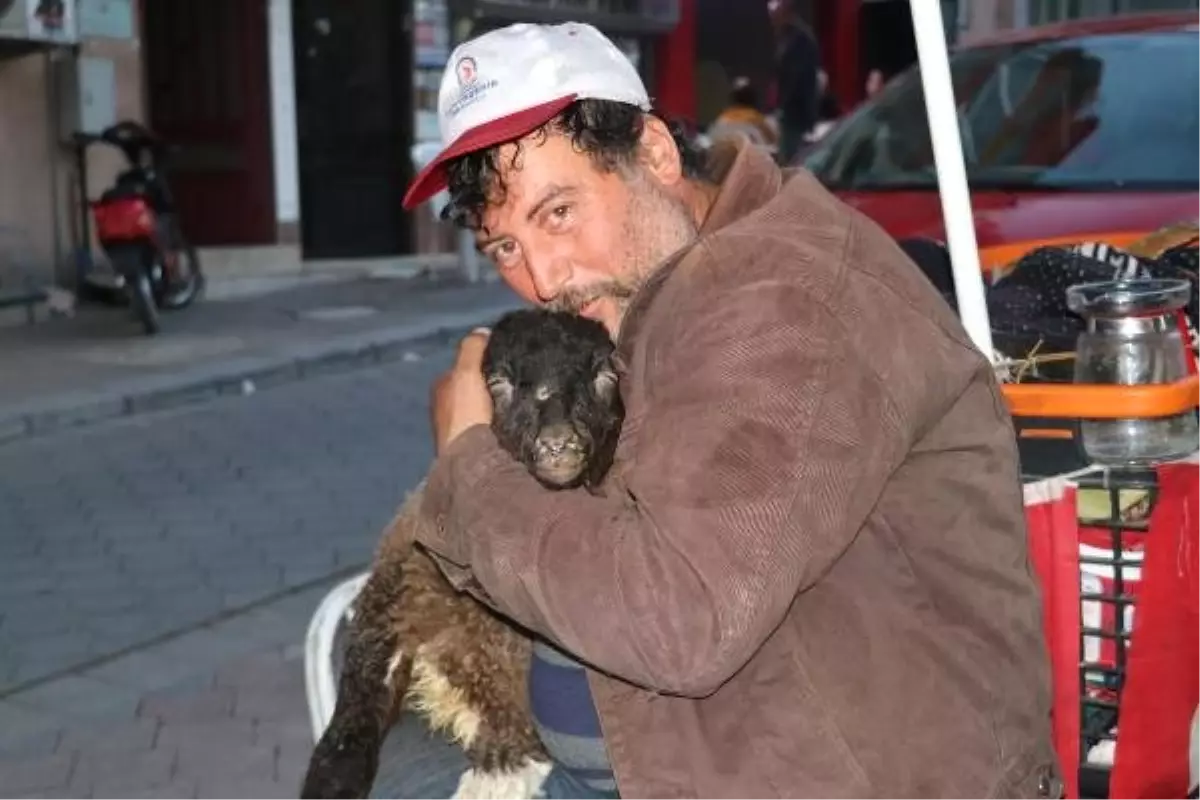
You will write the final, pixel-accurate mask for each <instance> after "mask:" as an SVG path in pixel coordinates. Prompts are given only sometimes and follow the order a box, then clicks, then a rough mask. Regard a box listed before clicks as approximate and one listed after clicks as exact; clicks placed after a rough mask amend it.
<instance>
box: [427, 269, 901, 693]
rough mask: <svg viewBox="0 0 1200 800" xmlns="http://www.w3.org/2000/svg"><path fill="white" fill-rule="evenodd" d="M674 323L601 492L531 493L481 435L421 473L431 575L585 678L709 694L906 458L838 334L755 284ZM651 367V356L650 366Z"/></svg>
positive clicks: (804, 303) (772, 287) (808, 305)
mask: <svg viewBox="0 0 1200 800" xmlns="http://www.w3.org/2000/svg"><path fill="white" fill-rule="evenodd" d="M715 305H717V307H716V308H715V309H713V310H712V311H711V312H709V313H707V314H705V315H703V316H700V317H696V316H693V317H691V319H690V321H688V322H686V323H681V322H678V321H677V320H676V321H673V322H672V323H671V324H672V325H673V326H674V327H675V330H674V331H673V332H672V334H671V335H670V337H669V339H670V341H669V342H666V343H665V344H664V345H661V346H658V349H659V350H660V351H664V352H668V353H669V358H667V357H663V358H662V359H661V362H662V363H661V365H659V366H655V364H654V363H652V364H651V366H650V367H649V371H650V372H651V373H652V376H651V377H648V378H647V381H648V382H647V383H646V385H645V386H644V388H643V391H644V392H645V393H646V394H647V396H648V401H647V411H646V413H645V414H644V415H642V418H641V419H629V420H627V421H626V425H627V427H629V426H632V428H631V429H629V430H627V431H626V435H627V436H628V437H629V440H628V442H626V443H623V445H622V452H623V453H626V454H627V457H628V458H629V463H628V465H627V468H626V470H623V472H622V475H623V478H622V480H619V481H612V482H610V486H609V487H608V489H609V491H608V492H607V495H608V496H607V497H598V496H593V495H590V494H588V493H586V492H582V491H568V492H553V491H549V490H546V489H543V488H541V487H540V486H539V485H538V484H537V483H536V482H535V481H534V479H533V478H532V477H530V476H529V474H528V473H527V472H526V471H525V469H524V468H523V467H522V466H520V465H518V464H516V463H515V462H514V461H513V459H512V458H511V457H510V456H508V455H507V454H505V453H504V452H503V451H502V450H501V449H500V448H499V446H498V445H497V444H496V443H495V440H494V437H493V436H492V434H491V432H490V431H489V430H488V429H487V428H486V427H484V426H477V427H475V428H473V429H471V430H469V431H467V432H466V433H465V434H463V435H462V436H461V437H460V438H459V439H458V440H456V441H455V442H454V443H452V445H451V446H450V447H449V448H447V449H446V451H445V452H444V453H443V454H442V456H441V457H440V458H439V459H438V461H437V462H436V463H435V465H434V468H433V470H432V472H431V474H430V478H429V486H428V489H427V491H426V494H425V504H424V507H423V513H424V514H426V515H428V519H429V520H430V521H431V522H432V523H433V524H431V525H428V526H425V527H424V531H425V533H423V534H422V537H421V541H422V543H423V544H425V545H426V546H427V547H428V548H429V549H430V550H432V551H433V552H434V553H435V554H437V555H440V556H441V557H442V559H443V562H442V563H443V569H444V570H446V572H447V575H448V576H449V577H450V578H451V580H452V581H454V582H456V583H457V584H458V585H459V586H460V587H462V588H466V589H469V590H472V591H473V592H475V593H476V594H477V595H478V596H480V598H481V599H483V600H484V602H486V603H488V604H490V605H492V606H493V607H495V608H496V609H498V610H499V611H501V612H502V613H505V614H507V615H508V616H510V617H512V618H513V619H515V620H516V621H517V622H519V623H521V624H523V625H525V626H527V627H528V628H530V629H532V630H535V631H537V632H539V633H541V634H543V635H545V636H547V637H549V638H550V639H551V640H553V641H557V642H558V643H560V644H561V645H562V646H563V647H565V648H566V649H567V650H568V651H570V652H572V653H573V654H575V655H576V656H577V657H579V658H581V659H583V660H584V661H586V662H588V663H590V664H591V665H592V666H594V667H595V668H597V669H600V670H602V671H604V672H607V673H610V674H612V675H615V676H617V677H619V678H622V679H624V680H626V681H628V682H631V683H635V684H638V685H640V686H643V687H646V688H648V689H651V690H655V691H659V692H662V693H670V694H679V695H686V696H704V695H707V694H710V693H712V692H713V691H715V690H716V689H717V688H718V687H719V686H720V685H721V684H722V683H724V682H725V681H726V680H727V679H728V678H729V677H731V676H732V675H733V674H734V673H735V672H736V671H737V670H738V669H740V668H741V667H742V666H743V665H744V664H745V663H746V662H747V661H748V660H749V658H750V656H751V655H752V654H753V653H754V652H755V650H756V649H757V648H758V647H759V645H760V644H761V643H762V642H763V641H764V640H765V638H766V637H767V635H768V634H769V633H770V632H771V631H772V630H773V629H774V628H775V627H776V626H777V625H778V624H779V623H780V622H781V621H782V619H783V616H784V614H785V613H786V611H787V609H788V607H789V606H790V605H791V603H792V601H793V600H794V599H795V597H796V594H797V593H798V592H800V591H802V590H803V589H804V588H805V587H807V586H809V585H811V584H812V583H813V582H814V581H815V580H816V579H817V578H818V577H819V576H820V575H821V574H822V573H823V572H824V571H825V570H826V569H827V568H828V567H829V566H830V564H831V563H832V562H833V560H834V559H835V558H837V556H838V555H839V554H840V553H841V552H842V551H843V550H844V549H845V548H846V546H847V545H848V544H849V543H850V541H851V540H852V539H853V538H854V536H855V534H856V533H857V532H858V530H859V528H860V527H861V526H862V524H863V522H864V520H865V519H866V517H867V515H868V513H869V511H870V509H871V508H872V507H873V506H874V504H875V502H876V500H877V499H878V497H879V495H880V493H881V491H882V487H883V484H884V482H885V480H886V478H887V476H888V475H889V474H890V472H891V471H892V469H893V468H894V467H895V465H896V463H897V462H898V459H899V458H900V457H902V454H903V452H904V449H903V447H902V446H901V443H900V441H899V440H900V438H901V437H900V436H899V434H898V433H897V430H898V428H899V426H898V425H896V424H895V423H894V419H895V415H894V413H893V409H892V406H891V404H890V403H889V402H888V400H887V395H886V393H885V392H884V391H883V387H882V386H881V385H880V384H879V382H878V381H877V379H876V377H875V376H874V374H872V373H870V372H869V371H868V370H867V369H866V368H865V367H864V366H863V365H862V364H861V363H860V361H859V359H857V358H856V357H855V354H854V353H853V352H851V351H850V349H849V345H848V339H847V337H846V336H845V335H844V332H843V330H842V328H841V327H840V325H839V323H838V321H837V320H836V319H834V318H833V317H832V315H830V314H829V313H828V312H827V311H826V310H825V309H824V308H822V307H821V306H820V305H819V304H817V303H816V302H814V301H813V300H812V299H811V298H809V297H808V296H806V295H805V294H804V293H803V292H801V291H799V290H797V289H795V288H793V287H788V286H781V285H777V284H774V283H770V282H759V283H755V284H750V285H746V286H740V287H736V288H734V289H733V290H732V291H731V292H730V293H729V294H727V295H725V296H724V297H722V299H721V301H720V302H719V303H718V304H715ZM653 361H654V362H657V361H659V359H657V358H656V359H653Z"/></svg>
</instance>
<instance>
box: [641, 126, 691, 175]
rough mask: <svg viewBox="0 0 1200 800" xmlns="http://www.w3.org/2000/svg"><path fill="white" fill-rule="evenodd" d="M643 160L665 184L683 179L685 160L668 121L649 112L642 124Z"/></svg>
mask: <svg viewBox="0 0 1200 800" xmlns="http://www.w3.org/2000/svg"><path fill="white" fill-rule="evenodd" d="M641 162H642V166H644V167H645V168H646V169H647V170H648V171H649V172H650V174H651V175H653V176H654V177H655V178H656V179H657V180H658V182H659V183H661V184H662V185H664V186H674V185H675V184H677V183H679V182H680V181H681V180H683V161H682V159H681V158H680V155H679V148H678V147H676V146H675V138H674V137H673V136H671V130H670V129H669V128H668V127H667V123H665V122H663V121H662V120H661V119H659V118H658V117H655V116H652V115H650V114H647V115H646V116H645V123H644V124H643V126H642V140H641Z"/></svg>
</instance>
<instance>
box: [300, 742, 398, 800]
mask: <svg viewBox="0 0 1200 800" xmlns="http://www.w3.org/2000/svg"><path fill="white" fill-rule="evenodd" d="M378 761H379V755H378V748H375V747H372V746H371V745H370V744H369V743H365V742H360V741H347V739H346V738H343V737H330V736H326V737H322V739H321V741H320V742H319V743H318V744H317V748H316V750H315V751H314V752H313V756H312V760H311V761H310V762H309V765H308V773H307V774H306V775H305V776H304V786H303V787H302V788H301V789H300V797H301V799H302V800H310V798H313V799H316V798H362V797H366V796H367V795H368V794H370V793H371V785H372V783H374V781H375V773H376V771H377V770H378V769H379V763H378Z"/></svg>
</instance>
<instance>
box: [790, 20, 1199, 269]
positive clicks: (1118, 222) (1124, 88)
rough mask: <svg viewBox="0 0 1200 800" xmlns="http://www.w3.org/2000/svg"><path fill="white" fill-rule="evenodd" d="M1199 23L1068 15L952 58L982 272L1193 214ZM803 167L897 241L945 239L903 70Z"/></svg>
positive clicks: (1133, 234)
mask: <svg viewBox="0 0 1200 800" xmlns="http://www.w3.org/2000/svg"><path fill="white" fill-rule="evenodd" d="M1198 21H1200V20H1198V17H1197V14H1196V13H1195V12H1191V13H1171V14H1155V15H1136V16H1120V17H1113V18H1107V19H1102V20H1089V21H1076V22H1072V23H1067V24H1059V25H1053V26H1045V27H1041V28H1031V29H1025V30H1022V31H1016V32H1010V33H1007V34H1005V35H1002V36H997V37H994V38H990V39H987V40H985V41H979V42H976V43H973V44H972V45H970V46H969V47H964V48H960V49H957V50H956V51H955V52H954V53H952V56H951V73H952V75H953V80H954V86H955V97H956V98H957V99H958V101H959V111H960V127H961V130H962V140H963V152H964V156H965V159H966V164H967V173H968V179H969V182H970V187H971V197H972V203H973V206H974V211H975V223H976V235H977V237H978V240H979V245H980V251H981V256H982V260H983V263H984V266H985V268H989V267H994V266H997V265H999V264H1003V263H1006V262H1008V261H1010V260H1012V259H1013V258H1014V257H1015V256H1019V255H1020V254H1021V253H1024V252H1027V251H1028V250H1029V249H1031V248H1032V246H1034V245H1035V244H1042V243H1051V242H1054V241H1080V240H1083V239H1102V240H1104V241H1107V242H1109V243H1111V244H1115V245H1118V246H1119V245H1121V244H1124V243H1126V242H1128V241H1131V240H1133V239H1136V238H1140V237H1141V236H1142V235H1144V234H1146V233H1148V232H1150V231H1153V230H1156V229H1158V228H1160V227H1162V226H1164V225H1168V224H1172V223H1176V222H1187V221H1190V222H1195V221H1196V220H1197V204H1198V203H1200V193H1198V184H1200V157H1198V151H1197V140H1198V139H1200V101H1198V100H1197V95H1198V89H1200V81H1198V79H1197V75H1198V72H1200V56H1198V52H1200V49H1198V44H1200V43H1198V37H1197V23H1198ZM805 164H806V166H807V167H808V168H809V169H810V170H811V171H812V172H813V173H814V174H815V175H816V176H817V177H818V178H819V179H820V180H821V181H822V182H824V183H825V185H827V186H828V187H829V188H831V189H832V190H834V191H835V192H836V193H838V194H839V195H840V196H841V197H842V198H843V199H845V200H846V201H847V202H849V203H850V204H852V205H854V206H856V207H858V208H859V209H861V210H862V211H863V212H864V213H866V214H867V215H868V216H870V217H872V218H873V219H875V220H876V221H878V222H879V223H880V224H881V225H882V226H883V227H884V228H885V229H887V231H888V232H889V233H891V234H892V235H893V236H895V237H896V238H905V237H912V236H925V237H932V238H935V239H942V238H944V233H943V228H942V219H941V207H940V205H939V201H938V195H937V174H936V171H935V168H934V164H933V152H932V149H931V147H930V142H929V129H928V126H927V124H926V118H925V107H924V102H923V94H922V91H921V82H920V77H919V74H918V71H917V69H916V68H915V67H914V68H912V69H910V70H909V71H908V72H906V73H904V74H902V75H900V76H898V77H897V78H896V79H895V80H893V81H892V82H891V83H890V84H889V85H888V86H887V87H886V88H885V89H884V90H883V91H882V92H880V93H879V94H878V95H876V96H875V97H874V98H872V99H871V100H870V101H868V102H866V103H864V104H863V105H862V106H860V107H859V108H858V109H857V110H856V111H855V112H854V113H853V114H851V115H850V116H849V117H847V118H846V119H845V120H843V121H842V122H841V123H839V124H838V126H837V128H835V129H834V130H833V131H832V132H830V133H829V134H828V135H827V136H826V137H825V138H824V139H823V140H822V141H820V142H819V143H818V144H817V145H816V146H815V147H814V148H813V149H812V150H810V151H809V153H808V154H807V156H806V157H805Z"/></svg>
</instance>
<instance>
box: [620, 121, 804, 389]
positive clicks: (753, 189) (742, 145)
mask: <svg viewBox="0 0 1200 800" xmlns="http://www.w3.org/2000/svg"><path fill="white" fill-rule="evenodd" d="M708 166H709V173H710V174H711V175H713V176H714V177H715V179H716V180H717V182H718V183H719V185H720V188H719V189H718V191H717V195H716V197H715V198H714V199H713V203H712V205H711V206H710V207H709V210H708V214H707V215H706V216H705V218H704V222H703V224H702V225H701V226H700V236H699V237H698V238H697V239H696V240H695V241H693V242H692V243H690V244H688V245H687V246H686V247H684V248H682V249H681V250H679V251H677V252H676V253H675V254H673V255H671V256H670V257H668V258H667V259H666V260H665V261H664V262H663V263H662V264H661V265H660V266H659V267H658V269H656V270H655V271H654V272H653V273H652V274H651V275H650V277H649V278H648V279H647V280H646V282H645V283H644V284H643V285H642V288H641V289H639V290H638V293H637V294H636V295H635V296H634V297H633V300H632V301H631V302H630V304H629V308H628V309H626V311H625V319H624V321H623V322H622V323H621V336H620V338H619V340H618V342H617V352H616V355H615V359H616V366H617V370H618V371H619V372H623V371H625V368H626V365H627V364H628V358H629V356H630V355H631V351H632V342H635V341H636V340H637V338H638V336H637V332H638V330H639V329H640V328H641V326H642V324H643V323H644V322H645V316H646V313H647V311H648V310H649V308H650V306H651V304H652V303H653V301H654V298H655V297H656V296H657V295H658V293H659V291H660V290H661V289H662V287H663V285H664V284H665V283H666V282H667V279H668V278H670V277H671V275H672V274H673V273H674V272H675V270H676V268H677V267H678V266H679V265H680V264H681V263H682V262H684V261H686V260H687V258H688V256H689V255H690V254H691V253H693V252H695V251H696V250H697V249H698V248H699V247H700V246H702V245H703V243H704V241H705V239H707V238H708V237H710V236H712V235H713V234H714V233H716V232H717V231H719V230H721V229H722V228H725V227H726V226H728V225H730V224H731V223H733V222H736V221H737V220H739V219H741V218H742V217H744V216H746V215H747V214H749V213H750V212H751V211H754V210H755V209H757V208H759V207H761V206H763V205H765V204H766V203H767V202H768V201H769V200H771V198H773V197H774V196H775V195H776V194H778V193H779V190H780V188H781V187H782V185H783V173H782V171H781V170H780V169H779V167H778V165H776V163H775V161H774V160H773V159H772V158H771V157H770V155H768V154H767V152H766V151H765V150H763V149H762V148H759V147H755V146H753V145H751V144H749V143H748V142H745V141H737V142H734V141H721V142H718V143H716V144H714V145H713V146H712V148H711V149H710V151H709V164H708Z"/></svg>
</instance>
